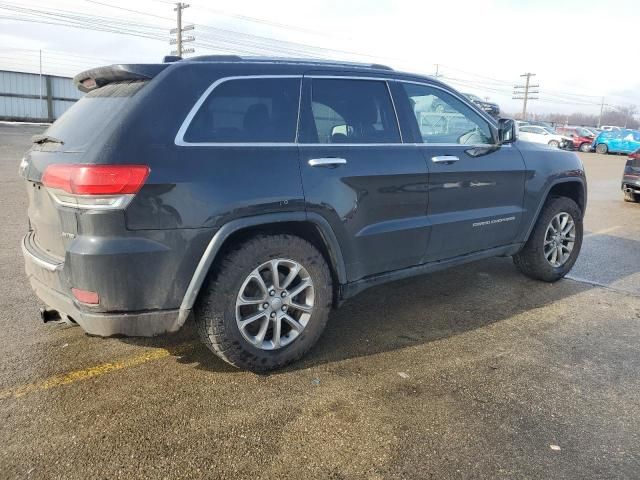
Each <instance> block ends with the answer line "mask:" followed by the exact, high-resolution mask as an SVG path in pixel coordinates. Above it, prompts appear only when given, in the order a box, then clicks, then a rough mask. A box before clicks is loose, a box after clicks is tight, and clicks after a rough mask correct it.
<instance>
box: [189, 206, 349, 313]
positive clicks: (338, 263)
mask: <svg viewBox="0 0 640 480" xmlns="http://www.w3.org/2000/svg"><path fill="white" fill-rule="evenodd" d="M283 222H301V223H303V222H305V223H311V224H313V225H315V226H316V228H318V230H319V232H320V234H321V236H322V238H323V240H324V241H325V244H326V246H327V250H328V251H329V255H330V260H331V262H332V263H333V267H334V268H335V271H336V274H337V276H338V281H339V283H340V284H344V283H346V282H347V273H346V269H345V265H344V259H343V258H342V251H341V250H340V245H339V243H338V240H337V238H336V236H335V234H334V232H333V230H332V229H331V226H330V225H329V222H327V221H326V220H325V219H324V218H323V217H322V216H321V215H319V214H317V213H311V212H309V213H306V212H283V213H269V214H265V215H258V216H254V217H244V218H239V219H237V220H232V221H231V222H229V223H226V224H224V225H223V226H222V227H220V229H219V230H218V231H217V232H216V233H215V235H214V236H213V238H212V239H211V241H210V242H209V245H208V246H207V248H206V250H205V252H204V254H203V255H202V258H201V259H200V262H198V266H197V267H196V269H195V271H194V273H193V276H192V277H191V281H190V282H189V286H188V287H187V291H186V293H185V295H184V298H183V299H182V303H181V305H180V314H179V323H180V326H182V325H183V324H184V322H185V321H186V320H187V317H188V316H189V314H190V313H191V309H192V308H193V305H194V304H195V301H196V298H197V297H198V293H199V292H200V288H201V287H202V284H203V283H204V281H205V279H206V277H207V274H208V273H209V269H210V268H211V265H212V264H213V262H214V260H215V258H216V256H217V255H218V252H219V251H220V247H222V245H223V244H224V242H225V240H226V239H227V238H229V236H230V235H232V234H233V233H235V232H238V231H240V230H243V229H245V228H249V227H256V226H260V225H272V224H274V223H283Z"/></svg>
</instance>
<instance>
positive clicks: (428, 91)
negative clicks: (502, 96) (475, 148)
mask: <svg viewBox="0 0 640 480" xmlns="http://www.w3.org/2000/svg"><path fill="white" fill-rule="evenodd" d="M403 87H404V89H405V91H406V93H407V95H408V96H409V100H410V102H411V105H412V107H413V113H414V114H415V117H416V120H417V122H418V127H419V128H420V134H421V136H422V141H423V142H424V143H458V144H461V145H474V144H475V145H477V144H491V143H493V139H492V135H491V128H490V127H489V123H488V122H486V121H485V120H484V119H483V118H482V117H481V116H480V115H478V114H477V113H476V112H475V111H474V110H473V109H471V108H470V107H469V106H468V105H466V104H465V103H463V102H462V101H460V100H458V99H457V98H455V97H454V96H453V95H449V94H448V93H446V92H444V91H443V90H440V89H437V88H432V87H428V86H425V85H416V84H412V83H405V84H403ZM521 130H523V131H524V128H521Z"/></svg>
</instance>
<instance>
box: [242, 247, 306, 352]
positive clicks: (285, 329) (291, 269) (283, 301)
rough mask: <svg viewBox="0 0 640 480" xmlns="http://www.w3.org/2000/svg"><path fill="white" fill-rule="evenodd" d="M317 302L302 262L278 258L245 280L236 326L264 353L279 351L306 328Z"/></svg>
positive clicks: (260, 267) (262, 266)
mask: <svg viewBox="0 0 640 480" xmlns="http://www.w3.org/2000/svg"><path fill="white" fill-rule="evenodd" d="M314 299H315V289H314V286H313V281H312V279H311V276H310V275H309V272H307V270H306V269H305V268H304V267H303V266H302V265H301V264H299V263H298V262H296V261H294V260H290V259H285V258H276V259H273V260H269V261H268V262H265V263H263V264H262V265H260V266H259V267H258V268H256V269H255V270H253V271H252V272H251V273H250V274H249V275H248V276H247V278H246V279H245V281H244V282H243V284H242V286H241V287H240V291H239V292H238V296H237V298H236V323H237V325H238V329H239V330H240V333H241V334H242V336H243V337H244V338H245V339H246V340H247V341H248V342H250V343H251V344H252V345H253V346H254V347H256V348H259V349H261V350H277V349H279V348H282V347H285V346H287V345H289V344H290V343H291V342H293V341H294V340H295V339H296V338H297V337H298V336H299V335H300V334H301V333H302V331H303V330H304V329H305V327H306V326H307V324H308V322H309V319H310V318H311V314H312V313H313V305H314Z"/></svg>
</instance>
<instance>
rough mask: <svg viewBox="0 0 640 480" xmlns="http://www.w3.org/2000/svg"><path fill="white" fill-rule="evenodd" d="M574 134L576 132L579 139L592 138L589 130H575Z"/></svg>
mask: <svg viewBox="0 0 640 480" xmlns="http://www.w3.org/2000/svg"><path fill="white" fill-rule="evenodd" d="M576 132H578V135H580V136H581V137H593V133H591V130H587V129H586V128H576Z"/></svg>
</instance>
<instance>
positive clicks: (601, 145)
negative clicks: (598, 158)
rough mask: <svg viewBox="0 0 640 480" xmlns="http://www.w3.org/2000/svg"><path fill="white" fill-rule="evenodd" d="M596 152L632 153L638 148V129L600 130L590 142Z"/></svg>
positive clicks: (639, 134) (639, 133)
mask: <svg viewBox="0 0 640 480" xmlns="http://www.w3.org/2000/svg"><path fill="white" fill-rule="evenodd" d="M591 148H592V149H595V151H596V152H597V153H632V152H635V151H636V150H638V149H639V148H640V131H638V130H629V129H624V130H612V131H609V132H601V133H600V135H598V136H597V137H596V138H595V139H594V140H593V143H592V144H591Z"/></svg>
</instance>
